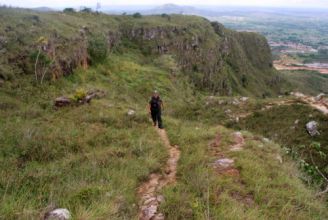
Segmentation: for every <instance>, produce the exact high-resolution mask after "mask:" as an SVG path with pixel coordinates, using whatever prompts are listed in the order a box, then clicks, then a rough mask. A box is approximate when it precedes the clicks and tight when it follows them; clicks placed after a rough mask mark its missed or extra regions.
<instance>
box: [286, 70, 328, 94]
mask: <svg viewBox="0 0 328 220" xmlns="http://www.w3.org/2000/svg"><path fill="white" fill-rule="evenodd" d="M282 74H283V76H284V77H286V79H287V80H288V81H289V82H290V83H291V85H289V90H292V91H298V92H302V93H304V94H310V95H314V96H315V95H318V94H319V93H326V94H327V93H328V87H327V85H328V75H324V74H320V73H318V72H314V71H299V70H298V71H282ZM286 90H288V88H286Z"/></svg>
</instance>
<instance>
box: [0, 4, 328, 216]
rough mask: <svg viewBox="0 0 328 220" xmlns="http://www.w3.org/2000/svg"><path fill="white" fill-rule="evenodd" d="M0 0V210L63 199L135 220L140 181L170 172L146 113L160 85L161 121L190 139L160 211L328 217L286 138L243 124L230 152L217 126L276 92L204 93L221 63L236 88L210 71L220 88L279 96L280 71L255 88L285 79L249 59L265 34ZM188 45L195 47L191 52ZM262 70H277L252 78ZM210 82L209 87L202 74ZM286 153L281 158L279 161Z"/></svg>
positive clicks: (174, 138)
mask: <svg viewBox="0 0 328 220" xmlns="http://www.w3.org/2000/svg"><path fill="white" fill-rule="evenodd" d="M0 10H1V13H0V16H2V17H5V16H6V19H0V25H1V26H0V27H1V28H0V31H1V32H0V33H1V34H0V35H1V36H5V42H6V43H5V44H1V48H0V51H1V53H2V54H5V56H1V57H0V59H1V68H2V69H1V72H0V74H1V78H2V79H4V82H2V83H1V84H0V100H1V101H0V174H1V175H0V219H6V220H7V219H8V220H11V219H24V220H25V219H38V218H40V216H41V217H42V216H43V215H44V213H45V212H47V211H49V210H52V209H53V208H56V207H64V208H67V209H68V210H69V211H70V212H71V213H72V218H73V219H137V218H138V217H137V213H138V202H139V198H138V196H137V189H138V187H139V186H140V185H141V184H142V183H143V182H145V181H146V180H147V178H148V176H149V174H150V173H153V172H158V173H165V170H164V168H163V167H165V163H166V160H167V158H168V153H167V150H166V148H165V146H164V145H163V143H162V142H161V141H160V139H159V138H158V136H157V132H156V131H155V130H154V128H153V127H152V126H151V122H150V119H149V115H148V113H147V109H146V106H147V103H148V99H149V95H150V94H151V92H152V91H153V90H154V89H157V90H158V91H159V92H160V94H161V97H162V99H163V100H164V105H165V109H164V126H165V127H166V129H167V131H168V134H169V137H170V140H171V142H172V144H178V145H179V146H180V149H181V159H180V161H179V163H178V176H177V183H176V185H171V186H169V187H165V188H164V189H163V192H162V193H163V195H164V196H165V202H164V203H162V204H161V207H160V209H161V211H163V213H164V214H165V216H166V218H167V219H206V218H207V219H209V218H213V219H218V218H227V219H239V218H247V219H276V218H281V219H290V218H296V219H326V218H327V216H328V213H327V205H326V203H324V201H323V199H320V198H315V196H314V194H315V189H314V188H311V187H308V186H306V185H304V184H303V182H302V181H301V180H300V177H301V174H300V173H299V172H298V170H297V168H296V164H295V163H294V162H293V161H291V160H290V159H289V157H287V156H285V155H284V154H283V152H282V151H281V149H280V148H279V146H278V145H276V144H274V143H273V142H267V141H265V140H264V139H263V138H262V137H261V136H259V135H253V134H251V133H249V132H246V131H243V132H242V133H243V136H244V137H245V144H244V146H243V150H242V151H240V152H231V151H230V150H229V148H230V146H231V144H233V142H234V140H233V137H232V134H233V133H234V131H233V130H229V129H227V128H224V127H222V126H219V124H221V125H222V124H224V123H227V122H229V121H230V122H231V121H232V120H235V118H236V117H237V115H238V114H246V113H247V112H248V111H254V110H255V109H257V108H260V107H263V106H265V105H266V104H267V102H269V101H272V100H271V99H266V100H262V99H261V100H259V99H255V98H251V99H249V100H247V101H242V100H241V99H239V98H238V97H217V96H213V97H212V96H211V97H209V96H207V93H206V92H205V91H206V88H207V89H209V91H212V92H213V91H214V90H211V89H213V88H216V87H211V85H206V80H207V78H206V77H209V76H211V77H214V76H215V77H218V76H221V73H222V74H223V73H225V74H226V75H223V76H227V77H230V78H229V79H231V81H229V82H236V84H231V85H234V86H232V87H229V86H228V87H227V85H228V84H226V83H227V82H228V81H227V80H226V79H225V78H221V79H222V80H223V81H220V80H221V79H220V80H218V81H215V82H218V83H219V85H221V87H218V88H221V89H222V88H224V89H229V88H235V89H233V90H232V91H233V92H232V94H235V93H236V94H237V93H241V94H250V95H251V94H254V97H255V96H259V95H263V93H266V92H272V94H274V93H275V92H277V91H276V90H275V86H277V85H276V84H275V83H276V81H275V80H274V81H273V82H271V85H270V86H268V87H267V86H266V85H265V84H263V85H262V86H263V87H262V86H260V87H259V88H258V89H257V88H255V87H254V85H255V84H254V83H255V82H254V81H253V79H252V77H255V76H256V77H255V78H256V79H257V80H260V81H261V80H263V82H264V81H267V80H269V79H270V74H272V76H276V75H275V74H276V73H275V72H274V71H273V70H272V69H270V65H269V64H270V63H266V64H265V63H264V64H262V61H263V62H264V61H265V60H267V59H268V58H266V57H263V56H261V57H259V60H260V61H261V62H260V63H261V64H259V60H257V59H256V58H254V57H252V56H251V54H252V53H261V50H262V49H261V48H262V47H259V48H257V49H255V48H253V49H252V50H251V49H249V48H248V47H247V46H246V45H247V42H248V41H251V42H253V43H254V44H257V45H262V46H263V45H264V44H266V43H265V42H264V41H263V38H262V37H260V36H258V35H252V34H247V33H240V34H238V33H236V32H230V31H229V30H225V29H221V30H220V29H217V28H219V27H215V24H211V23H209V22H208V21H206V20H204V19H202V18H198V17H184V16H172V17H171V20H168V18H167V17H164V18H163V17H158V16H155V17H143V18H140V19H136V18H133V17H129V16H106V15H95V14H80V13H77V14H61V13H40V14H38V13H35V12H30V11H26V10H16V9H15V10H13V9H3V8H1V9H0ZM35 16H36V17H35ZM29 19H30V20H29ZM34 20H38V21H37V22H36V23H35V21H34ZM213 26H214V28H213ZM147 28H149V29H147ZM210 28H213V29H210ZM146 29H147V30H146ZM26 30H29V31H26ZM167 30H169V32H167ZM172 30H176V31H177V33H175V32H173V33H171V31H172ZM125 31H127V32H125ZM222 31H223V32H222ZM80 32H82V33H80ZM105 33H106V35H105ZM167 33H170V34H168V35H170V37H167V36H168V35H167ZM107 34H108V35H107ZM220 35H222V36H220ZM226 35H227V36H226ZM228 35H229V36H228ZM40 36H43V37H44V38H42V39H41V41H39V37H40ZM52 36H53V37H52ZM86 36H87V37H86ZM140 36H141V37H140ZM152 36H157V37H158V36H163V38H161V37H159V38H156V37H155V40H154V38H152ZM195 36H198V37H199V38H198V47H199V49H196V50H195V51H194V49H190V47H189V46H190V45H192V43H191V42H192V41H195V38H193V37H195ZM204 36H209V37H208V39H205V38H204ZM214 36H215V37H217V38H218V39H219V40H220V39H221V40H222V39H228V43H227V44H222V45H220V46H223V47H222V48H221V49H222V50H223V51H224V50H226V51H227V53H226V54H225V53H221V52H222V51H221V50H219V52H218V51H217V52H213V54H221V55H222V56H223V58H224V59H223V60H221V58H219V60H217V58H215V57H212V56H211V55H213V54H211V52H210V55H208V52H209V51H212V50H211V49H209V48H211V46H213V45H214V44H215V42H216V41H214V40H213V39H214V38H213V39H212V37H214ZM223 36H224V37H223ZM15 37H16V38H15ZM148 38H149V39H150V40H147V39H148ZM249 38H250V39H249ZM1 39H4V38H1ZM14 39H18V40H17V41H15V40H14ZM45 39H47V42H46V43H44V41H45ZM104 39H105V42H106V44H105V45H107V47H106V48H105V50H103V49H104V47H103V46H104ZM158 39H162V41H156V40H158ZM174 39H176V41H175V42H176V43H177V44H178V45H175V44H174V42H173V41H174ZM200 39H202V40H200ZM229 39H230V40H229ZM34 40H36V41H37V42H38V43H36V44H35V45H34V44H33V43H32V42H35V41H34ZM158 42H159V43H160V44H157V43H158ZM170 42H171V43H172V42H173V43H172V44H170ZM40 43H41V44H42V45H41V46H42V48H41V49H42V54H43V55H44V56H43V58H44V60H43V61H42V62H44V63H42V65H46V66H41V67H47V68H48V69H49V71H48V73H49V75H47V77H46V79H45V80H44V81H43V83H42V84H41V83H40V81H36V79H35V75H34V69H33V65H34V62H35V60H34V58H35V56H34V55H35V51H38V48H39V46H38V44H40ZM164 43H167V44H165V45H171V46H169V47H168V49H169V52H158V50H166V49H165V47H162V46H164ZM141 45H142V46H141ZM158 45H159V46H161V47H157V46H158ZM179 45H180V46H181V48H182V49H181V48H180V46H179ZM188 45H189V46H188ZM225 46H227V47H225ZM43 47H45V49H43ZM187 47H188V48H189V49H186V48H187ZM156 51H157V52H156ZM184 51H187V52H188V53H189V52H190V54H188V53H187V52H186V56H183V52H184ZM191 51H194V52H191ZM238 51H240V54H238ZM31 52H32V54H30V53H31ZM263 53H267V51H266V52H263ZM206 54H207V55H208V56H205V55H206ZM201 55H204V57H203V56H201ZM221 55H220V56H221ZM268 56H269V55H268ZM41 57H42V56H41ZM46 58H48V59H50V63H49V62H46V61H47V59H46ZM234 59H238V60H237V61H236V63H234V62H235V61H234ZM253 59H255V60H253ZM207 60H208V61H209V63H208V64H210V65H209V66H210V67H211V68H209V69H207V71H208V72H206V71H205V70H206V67H207V65H205V64H207V63H205V64H203V65H200V64H201V63H202V62H205V61H207ZM40 62H41V61H40ZM186 62H188V63H186ZM215 62H219V63H220V62H222V63H221V64H222V66H224V67H223V69H216V68H218V66H221V64H218V66H216V65H214V64H215ZM247 63H250V64H247ZM187 64H188V65H190V64H191V66H188V65H187ZM40 65H41V64H40ZM47 65H49V66H47ZM193 65H197V68H196V67H195V66H193ZM243 65H245V66H243ZM262 65H263V66H262ZM244 67H247V68H249V69H247V70H246V69H245V71H246V72H247V73H249V74H252V73H253V74H254V76H252V77H250V78H248V81H247V80H246V81H247V82H248V83H249V84H248V85H252V87H251V88H250V87H247V85H245V86H246V87H245V86H242V82H243V81H240V80H241V79H239V78H238V77H239V76H241V75H240V73H241V72H242V71H243V68H244ZM47 68H46V69H47ZM189 68H191V70H192V71H189ZM42 70H43V69H42ZM214 70H217V71H218V72H215V71H214ZM226 70H227V72H224V71H226ZM237 70H238V71H237ZM203 71H204V72H203ZM213 71H214V72H213ZM220 71H223V72H220ZM266 71H269V72H268V74H269V76H268V75H266V76H263V78H257V77H261V76H262V75H256V74H260V73H261V72H262V73H263V74H264V73H266ZM197 72H198V74H197ZM41 73H42V72H41ZM199 73H204V75H199ZM216 73H220V74H218V75H215V74H216ZM62 75H64V77H62ZM195 76H200V77H201V78H199V79H197V80H195V78H194V77H195ZM202 77H204V78H202ZM255 78H254V80H255ZM215 79H216V78H215ZM275 79H276V78H275ZM201 80H204V82H201V83H205V84H204V85H206V88H202V87H200V85H202V84H198V83H199V82H200V81H201ZM238 83H240V84H238ZM240 85H241V86H240ZM268 85H269V84H268ZM207 86H209V87H207ZM216 89H217V88H216ZM216 89H215V91H216ZM92 90H100V91H103V92H104V93H105V96H104V97H99V98H98V99H93V100H92V101H91V103H90V104H87V103H86V104H78V103H75V105H71V106H68V107H64V108H56V107H54V100H55V98H57V97H60V96H67V97H71V98H72V99H73V100H79V97H81V96H83V95H85V93H87V92H88V91H92ZM204 90H205V91H204ZM216 92H218V93H219V94H221V92H220V91H219V90H218V91H216ZM253 92H254V93H253ZM223 94H226V93H223ZM264 95H266V94H264ZM228 110H230V111H228ZM309 111H310V110H309ZM128 113H129V114H128ZM315 117H319V116H317V115H315ZM255 132H257V131H255ZM217 133H219V134H220V136H221V137H222V138H221V139H220V141H219V142H220V143H218V144H217V145H215V147H216V148H217V149H216V150H218V152H217V153H219V154H220V155H216V154H213V152H212V151H213V149H212V148H210V146H211V145H209V144H210V143H211V142H213V139H215V138H216V136H217ZM277 141H279V140H277ZM221 155H224V156H226V157H229V158H233V159H234V160H235V169H234V172H235V174H236V175H232V176H231V175H223V174H222V173H217V172H216V171H215V170H214V169H213V167H212V164H213V162H214V161H215V160H217V159H219V158H218V157H219V156H220V157H221ZM277 156H281V157H283V162H282V163H280V161H279V160H278V159H277ZM237 173H238V174H237Z"/></svg>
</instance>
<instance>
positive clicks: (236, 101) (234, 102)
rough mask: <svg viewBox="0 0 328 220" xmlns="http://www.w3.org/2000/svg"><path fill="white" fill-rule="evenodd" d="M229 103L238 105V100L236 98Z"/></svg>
mask: <svg viewBox="0 0 328 220" xmlns="http://www.w3.org/2000/svg"><path fill="white" fill-rule="evenodd" d="M231 104H233V105H239V104H240V102H239V101H238V99H234V100H233V101H232V103H231Z"/></svg>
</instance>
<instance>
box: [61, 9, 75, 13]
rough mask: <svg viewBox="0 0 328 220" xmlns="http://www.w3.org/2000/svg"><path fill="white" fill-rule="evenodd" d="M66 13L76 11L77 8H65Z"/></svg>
mask: <svg viewBox="0 0 328 220" xmlns="http://www.w3.org/2000/svg"><path fill="white" fill-rule="evenodd" d="M63 12H64V13H74V12H75V9H74V8H65V9H64V10H63Z"/></svg>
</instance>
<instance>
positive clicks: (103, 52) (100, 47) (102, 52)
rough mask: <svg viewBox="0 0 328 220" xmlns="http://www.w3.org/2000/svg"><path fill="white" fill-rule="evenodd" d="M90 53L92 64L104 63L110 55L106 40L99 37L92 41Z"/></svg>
mask: <svg viewBox="0 0 328 220" xmlns="http://www.w3.org/2000/svg"><path fill="white" fill-rule="evenodd" d="M88 53H89V56H90V59H91V63H92V64H95V63H100V62H103V61H104V60H105V59H106V57H107V54H108V47H107V42H106V38H105V37H103V36H101V37H100V36H98V37H94V38H92V39H90V40H89V43H88Z"/></svg>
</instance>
